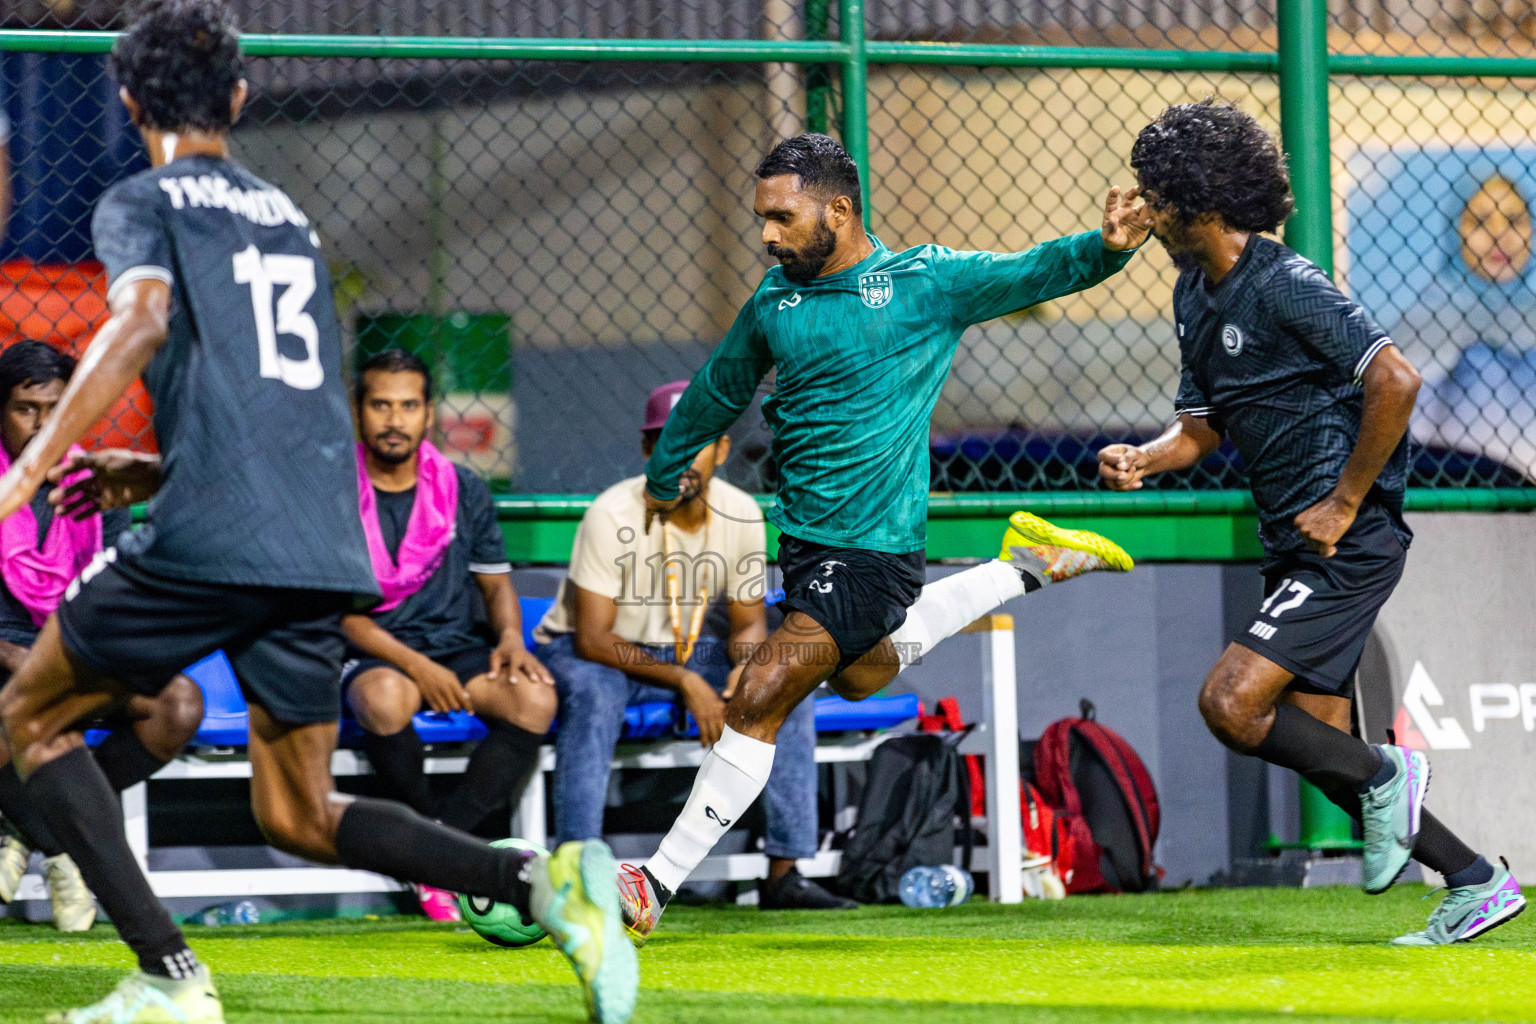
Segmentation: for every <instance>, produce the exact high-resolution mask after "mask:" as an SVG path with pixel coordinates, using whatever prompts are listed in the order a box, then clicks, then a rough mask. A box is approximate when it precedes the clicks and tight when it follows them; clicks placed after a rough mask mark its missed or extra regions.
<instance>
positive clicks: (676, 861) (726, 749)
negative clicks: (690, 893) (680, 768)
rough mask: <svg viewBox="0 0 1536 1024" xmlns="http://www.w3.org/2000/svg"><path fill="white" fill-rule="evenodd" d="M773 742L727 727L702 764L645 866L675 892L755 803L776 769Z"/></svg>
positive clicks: (657, 879)
mask: <svg viewBox="0 0 1536 1024" xmlns="http://www.w3.org/2000/svg"><path fill="white" fill-rule="evenodd" d="M773 750H774V747H773V744H772V743H764V742H763V741H762V740H755V739H753V738H752V737H750V736H743V735H742V734H741V733H739V732H737V731H736V730H735V729H732V728H731V727H730V726H726V727H725V731H724V732H723V733H722V734H721V735H720V739H719V740H718V741H716V743H715V746H714V748H713V749H712V750H710V752H709V753H708V754H706V755H704V763H703V764H701V765H699V774H698V775H697V776H695V777H694V780H693V792H691V793H689V794H688V802H687V803H686V804H684V805H683V813H682V814H679V815H678V816H677V821H676V822H674V823H673V825H672V831H670V832H668V833H667V837H666V838H665V839H663V840H662V841H661V848H660V849H658V850H657V851H656V856H654V857H652V858H651V859H650V860H649V861H647V862H646V865H645V866H646V867H647V868H648V869H649V870H650V872H651V874H652V875H653V876H654V877H655V878H656V881H658V882H660V883H661V884H662V885H664V886H666V887H667V888H668V889H670V890H672V891H673V892H676V891H677V887H678V886H680V885H682V884H683V883H684V882H686V881H687V880H688V876H689V875H691V874H693V869H694V868H696V867H698V866H699V862H700V861H702V860H703V859H704V858H705V857H707V856H709V851H710V850H712V849H714V848H715V844H716V843H717V842H719V841H720V837H721V836H723V835H725V833H726V832H727V831H728V830H729V829H730V827H731V826H732V825H733V824H735V823H736V819H737V818H740V817H741V816H742V815H743V814H745V813H746V812H747V808H749V807H751V806H752V801H754V800H756V799H757V796H758V794H759V793H761V792H762V791H763V787H764V786H766V785H768V773H769V772H771V771H773Z"/></svg>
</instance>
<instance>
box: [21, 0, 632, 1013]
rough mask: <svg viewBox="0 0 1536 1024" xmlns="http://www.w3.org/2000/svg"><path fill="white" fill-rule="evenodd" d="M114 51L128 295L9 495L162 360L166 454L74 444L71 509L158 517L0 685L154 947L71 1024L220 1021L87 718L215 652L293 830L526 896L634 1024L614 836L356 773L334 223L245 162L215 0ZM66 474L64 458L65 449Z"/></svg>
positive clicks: (109, 221) (29, 782) (399, 869)
mask: <svg viewBox="0 0 1536 1024" xmlns="http://www.w3.org/2000/svg"><path fill="white" fill-rule="evenodd" d="M139 10H140V16H139V17H138V19H137V20H136V21H135V23H134V25H133V26H132V28H130V29H129V30H128V31H127V32H126V33H124V34H123V35H122V36H120V37H119V38H118V40H117V42H116V45H115V47H114V49H113V53H112V59H111V64H110V67H111V70H112V73H113V75H114V76H115V77H116V78H117V80H118V82H119V84H120V85H121V86H122V98H123V102H124V104H125V105H126V106H127V108H128V113H129V116H130V117H131V119H132V120H133V122H134V124H135V125H137V126H138V128H139V130H140V132H141V134H142V135H143V139H144V143H145V145H146V147H147V148H148V150H149V154H150V162H151V164H152V167H151V169H150V170H148V171H144V172H143V173H141V174H137V175H134V176H132V177H130V178H128V179H126V180H124V181H121V182H118V183H117V184H116V185H114V186H113V187H112V188H111V189H110V190H109V191H108V192H107V194H106V195H104V196H103V197H102V200H101V202H100V203H99V204H98V207H97V211H96V215H95V218H94V222H93V239H94V242H95V247H96V253H97V256H98V258H99V259H100V260H101V262H102V263H103V264H104V265H105V266H106V268H107V273H108V275H109V277H110V278H111V280H112V283H111V286H110V288H109V290H108V293H107V299H108V304H109V307H110V311H111V316H110V318H109V319H108V321H107V323H106V324H105V325H104V326H103V327H102V328H101V330H100V331H99V332H98V333H97V334H96V337H95V340H94V341H93V342H92V343H91V347H90V349H89V351H88V352H87V354H86V356H85V359H84V361H83V362H82V363H81V365H80V367H79V369H78V371H77V372H76V373H75V375H74V377H73V379H72V380H71V381H70V383H69V386H68V388H67V389H66V390H65V393H64V395H63V397H62V398H61V399H60V402H59V405H58V407H57V409H56V411H55V412H54V414H53V416H52V418H51V419H50V420H49V422H48V424H47V426H45V427H44V428H43V429H42V430H41V431H40V432H39V433H38V434H37V436H36V437H35V438H34V439H33V440H32V442H31V443H30V444H29V445H28V447H27V448H26V450H25V451H24V452H23V453H22V454H21V455H20V456H19V457H18V458H17V459H16V460H15V461H14V463H13V464H12V466H11V468H10V469H9V470H8V471H7V472H6V473H5V474H4V476H0V518H4V517H5V516H7V515H10V514H11V513H12V512H14V511H15V510H17V509H18V508H20V507H21V506H22V505H24V504H26V503H27V502H28V501H30V500H31V498H32V497H33V495H34V494H35V493H36V492H37V491H38V489H39V488H40V487H42V486H43V485H44V483H45V482H46V481H47V480H49V479H51V480H53V481H54V482H56V483H57V482H60V481H61V479H62V476H63V474H62V473H60V472H58V471H54V468H55V467H57V466H58V465H59V461H60V459H62V458H63V456H64V454H65V452H66V450H67V449H68V447H69V446H70V444H71V443H73V442H74V441H75V439H77V438H78V437H80V436H81V435H82V434H84V432H85V431H86V430H87V429H88V428H89V427H90V426H91V425H92V424H93V423H95V422H96V421H97V420H98V419H100V418H101V416H102V415H104V414H105V413H106V411H107V409H108V407H109V406H110V405H111V403H112V402H113V400H114V399H116V398H117V397H118V396H119V395H121V394H122V393H123V391H124V389H126V388H127V386H128V385H129V384H130V383H131V382H132V381H133V380H134V379H135V378H136V377H139V376H140V375H141V374H142V376H143V378H144V382H145V386H146V387H147V388H148V390H149V392H150V395H151V396H152V397H153V399H154V402H155V432H156V436H157V438H158V439H159V442H160V446H161V450H162V452H163V453H164V455H165V458H164V461H163V462H162V461H161V460H160V459H159V458H158V457H153V456H142V455H134V454H133V453H124V452H117V453H114V452H106V453H95V454H93V455H85V456H77V457H76V458H75V459H74V460H72V464H71V466H70V467H69V471H70V472H72V473H73V472H77V471H79V470H82V469H85V470H89V471H90V472H89V474H88V475H87V479H85V480H84V481H80V480H75V481H72V482H71V483H70V484H68V485H66V486H64V487H62V488H60V489H59V490H58V491H55V493H54V495H53V498H54V500H55V502H56V503H57V504H58V505H59V506H60V507H61V509H62V510H63V511H65V512H67V513H70V514H78V513H82V512H83V513H86V514H89V513H90V512H91V511H93V510H94V509H95V508H97V507H107V506H116V505H122V504H127V503H129V502H132V501H141V500H144V499H145V498H148V497H150V496H151V495H153V500H152V501H151V503H150V506H149V522H148V523H147V524H145V525H144V526H143V527H140V528H139V529H138V530H136V531H134V532H133V533H130V534H127V535H125V537H124V539H123V540H121V541H119V543H118V544H117V546H116V547H115V548H109V549H108V550H107V551H105V552H103V553H102V555H101V556H100V557H99V558H98V559H97V561H96V562H94V563H93V564H92V565H91V566H90V567H89V568H87V569H86V570H85V572H83V573H82V574H81V576H80V578H79V579H78V580H76V581H75V582H73V583H72V584H71V585H70V588H69V589H68V591H67V592H66V594H65V600H64V603H63V604H62V605H61V606H60V608H59V610H58V612H57V613H55V614H54V615H52V616H50V617H49V619H48V620H47V622H46V624H45V625H44V627H43V630H42V633H41V634H40V636H39V637H38V639H37V642H36V644H35V646H33V648H32V649H31V652H30V654H29V655H28V657H27V660H26V661H25V662H24V663H23V664H22V665H21V667H20V668H19V669H18V670H17V671H16V673H15V675H14V676H13V678H12V679H11V681H10V683H9V685H7V686H6V687H5V689H4V690H3V691H0V722H3V726H4V729H5V732H6V734H7V736H8V738H9V740H10V747H11V750H12V751H13V754H14V757H15V759H16V767H17V769H18V771H19V774H20V775H21V776H22V777H23V778H24V779H25V793H26V795H27V796H28V797H30V798H31V802H32V803H33V804H34V805H35V806H36V807H38V808H39V809H40V810H41V811H42V814H43V817H44V818H45V819H46V822H47V824H48V826H49V827H50V828H51V829H52V831H53V833H54V835H55V836H56V837H57V839H58V840H59V843H60V845H61V846H63V847H64V849H65V851H66V852H67V853H69V855H70V856H71V857H72V858H73V859H74V861H75V862H76V863H77V864H78V865H79V867H80V871H81V874H82V875H83V876H84V878H85V880H86V882H87V883H88V884H89V885H90V888H91V889H92V890H93V891H94V892H95V893H96V895H97V897H98V898H99V899H100V901H101V903H102V904H103V906H104V907H105V908H106V910H107V912H108V914H109V915H110V917H111V919H112V922H113V924H115V925H116V926H117V929H118V932H119V934H120V935H121V936H122V938H123V940H124V941H125V942H127V943H128V945H129V946H130V947H132V949H133V951H134V953H135V954H137V956H138V961H139V969H138V970H137V971H135V972H134V973H133V974H131V975H129V977H127V978H126V979H124V980H123V982H122V983H120V984H119V985H118V986H117V988H116V989H115V990H114V991H113V992H111V993H110V994H109V995H107V996H106V998H104V999H102V1000H101V1001H100V1002H97V1003H95V1004H93V1005H91V1006H87V1007H82V1008H80V1009H76V1010H70V1011H67V1012H65V1013H63V1014H59V1015H55V1016H53V1017H51V1018H50V1020H54V1021H59V1022H62V1024H108V1022H110V1024H151V1022H155V1024H163V1022H166V1021H179V1022H182V1024H217V1022H221V1021H222V1020H223V1009H222V1006H221V1003H220V1000H219V997H218V993H217V990H216V989H215V988H214V985H213V979H212V977H211V976H210V974H209V972H208V968H207V967H206V966H204V965H203V964H202V963H200V962H199V961H198V959H197V956H196V955H195V954H194V953H193V952H192V950H190V949H189V948H187V944H186V941H185V939H184V938H183V936H182V934H181V931H180V929H179V928H177V926H176V924H175V922H174V921H172V920H171V918H170V915H168V914H167V913H166V911H165V908H164V907H162V906H161V905H160V903H159V901H158V900H157V899H156V898H155V894H154V891H153V889H152V888H151V887H150V885H149V883H148V881H147V880H146V879H145V877H144V875H143V873H142V872H141V871H140V870H139V866H138V864H137V862H136V861H135V859H134V856H133V853H132V851H131V850H130V849H129V847H128V844H127V840H126V838H125V837H124V833H123V827H122V817H121V810H120V809H119V807H118V805H117V800H116V795H115V794H114V793H113V791H112V789H111V787H110V786H109V785H108V783H107V779H106V777H105V776H104V775H103V774H102V772H101V769H100V768H99V767H98V766H97V764H96V762H95V761H94V760H93V759H92V758H91V757H90V755H89V754H88V753H87V751H86V749H85V744H84V737H83V735H82V732H81V729H80V726H79V723H81V722H86V721H90V720H91V719H93V718H96V717H99V716H100V715H101V714H103V713H105V712H108V711H110V710H112V709H113V708H115V707H120V706H121V705H123V704H124V703H126V702H127V700H128V699H129V698H130V697H131V696H132V695H133V694H141V695H153V694H155V693H158V692H160V691H161V690H163V689H164V687H165V686H166V684H167V683H169V682H170V680H171V679H172V678H174V677H175V675H176V674H177V673H178V672H179V671H180V670H181V669H182V668H183V667H185V666H186V665H188V664H191V663H192V662H193V661H195V660H197V659H198V658H200V657H202V656H204V655H206V654H208V653H209V652H211V651H213V650H215V649H223V650H224V651H225V652H226V654H228V656H229V659H230V662H231V663H232V665H233V666H234V669H235V673H236V675H237V676H238V677H239V679H240V684H241V688H242V690H243V691H244V692H245V694H246V696H247V698H248V703H249V705H250V735H249V754H250V762H251V770H252V778H251V801H252V805H253V809H254V810H255V813H256V819H257V821H258V823H259V824H260V825H261V828H262V831H263V833H264V834H265V835H266V837H267V839H268V840H269V841H270V842H271V843H272V844H273V845H274V846H277V847H279V848H281V849H283V850H285V851H287V852H289V853H293V854H297V855H299V856H303V857H306V858H308V859H310V860H314V861H320V862H324V863H342V864H346V865H348V866H350V867H354V868H362V869H366V870H370V871H375V872H379V873H381V874H384V875H389V876H392V877H395V878H400V879H403V880H406V881H413V882H419V883H424V884H427V885H431V886H434V887H437V888H441V889H447V890H450V891H453V892H459V893H466V894H468V895H471V896H478V897H485V898H489V899H493V900H497V901H500V902H504V903H508V904H510V905H512V906H514V907H516V908H517V910H518V911H519V912H520V913H521V914H523V915H524V916H525V917H529V916H531V917H532V918H533V919H535V920H536V921H538V923H539V924H541V925H543V926H544V927H545V929H546V930H547V931H548V932H549V934H550V937H551V938H552V939H553V940H554V942H555V945H556V946H557V947H558V948H559V949H560V950H561V952H563V953H564V954H565V955H566V956H567V957H568V958H569V959H570V960H571V962H572V964H573V965H574V966H575V968H576V972H577V975H578V977H579V978H580V980H581V982H582V985H583V988H584V990H585V994H586V997H587V1005H588V1009H589V1011H590V1012H591V1014H592V1016H593V1018H594V1019H596V1020H599V1021H605V1022H618V1024H622V1022H623V1021H626V1020H628V1018H629V1016H630V1014H631V1013H632V1012H633V1009H634V1003H635V994H636V989H637V987H638V967H637V963H636V959H635V951H634V948H633V947H632V946H631V945H630V943H629V941H628V939H627V938H626V937H625V935H624V930H623V922H622V918H621V917H620V913H619V902H618V900H619V894H618V887H617V884H616V881H615V874H616V871H617V865H616V864H615V863H614V860H613V856H612V854H611V853H610V852H609V851H608V848H607V847H606V846H604V845H603V844H602V843H601V842H599V841H589V842H586V843H567V844H565V845H563V846H561V847H560V849H559V850H557V851H556V852H555V853H554V854H553V855H547V854H535V853H532V852H525V851H522V850H518V849H497V848H493V847H491V846H489V845H487V844H485V843H483V842H481V841H480V840H478V839H475V838H473V837H471V836H469V835H466V834H464V833H463V832H459V831H456V830H454V829H451V828H448V827H446V826H443V825H441V824H439V823H437V822H434V821H430V820H428V819H426V818H424V817H422V816H420V815H418V814H417V813H416V812H414V811H412V810H410V809H408V808H407V807H405V806H404V805H403V804H397V803H393V802H390V801H385V800H374V799H367V798H363V797H349V796H345V795H342V794H339V793H337V792H336V789H335V784H334V782H333V780H332V779H331V774H330V762H331V754H332V752H333V751H334V749H335V745H336V719H337V718H338V716H339V714H340V705H341V700H340V698H341V694H340V674H341V661H342V654H343V651H344V642H343V639H342V634H341V616H342V614H343V612H347V611H353V610H359V609H361V608H363V607H366V606H367V605H369V604H372V603H374V602H376V601H377V597H378V587H377V583H376V581H375V580H374V577H373V572H372V569H371V566H370V562H369V558H368V554H367V544H366V540H365V538H364V535H363V532H362V521H361V519H360V517H359V514H358V504H357V501H358V498H357V484H356V471H357V470H356V462H355V459H354V455H353V429H352V423H351V418H350V416H349V414H348V409H347V396H346V391H345V388H344V386H343V384H342V380H341V346H340V326H339V324H338V323H337V321H336V313H335V309H334V307H333V305H332V301H331V295H330V289H331V282H330V279H329V276H328V274H327V272H326V268H325V263H324V260H323V259H321V258H320V253H319V251H318V250H319V244H320V243H319V239H318V237H317V236H316V235H315V233H314V232H313V231H312V230H310V228H309V222H308V219H307V218H306V217H305V216H304V214H303V213H302V212H300V211H299V210H298V208H297V207H296V206H294V204H293V203H292V201H291V200H289V199H288V197H287V196H286V195H285V194H283V192H282V191H281V190H280V189H277V188H274V187H272V186H270V185H268V184H266V183H265V182H262V181H260V180H259V179H257V178H256V177H255V176H254V175H252V174H251V173H250V172H249V171H247V170H246V169H245V168H243V167H241V166H239V165H238V164H235V163H234V162H232V161H231V160H230V156H229V147H228V133H229V129H230V127H231V125H232V124H233V123H234V120H235V118H236V117H237V116H238V115H239V112H240V107H241V105H242V103H243V101H244V99H245V94H246V85H245V82H244V80H243V79H242V78H241V57H240V44H239V37H238V34H237V33H236V31H235V28H234V24H233V22H232V20H231V19H230V17H229V15H228V13H227V12H226V11H225V10H224V8H223V7H222V5H221V4H220V3H219V2H218V0H150V2H149V3H147V4H145V5H142V6H141V7H140V9H139ZM50 471H53V472H50Z"/></svg>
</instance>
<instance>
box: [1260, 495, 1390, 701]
mask: <svg viewBox="0 0 1536 1024" xmlns="http://www.w3.org/2000/svg"><path fill="white" fill-rule="evenodd" d="M1407 555H1408V552H1407V549H1406V548H1404V547H1403V542H1402V541H1401V540H1399V539H1398V535H1397V531H1396V530H1394V529H1393V524H1392V519H1391V517H1390V516H1389V515H1388V514H1387V512H1386V511H1385V510H1383V509H1382V508H1381V507H1380V506H1377V505H1366V506H1364V507H1363V508H1362V509H1361V510H1360V515H1359V517H1358V518H1356V520H1355V522H1354V525H1352V526H1351V527H1350V528H1349V532H1348V533H1346V534H1344V536H1343V537H1342V538H1340V540H1339V543H1338V552H1337V553H1336V554H1335V555H1334V556H1333V557H1332V558H1324V557H1322V556H1321V555H1318V554H1315V553H1313V552H1312V551H1310V550H1309V551H1305V552H1301V553H1296V554H1289V555H1282V556H1281V557H1279V558H1277V559H1275V560H1274V561H1272V562H1270V563H1269V564H1267V565H1265V566H1264V569H1263V572H1264V603H1263V604H1262V605H1260V606H1259V611H1258V613H1257V615H1256V616H1255V617H1254V619H1253V622H1252V623H1251V624H1250V625H1248V626H1247V627H1246V628H1244V629H1243V631H1242V632H1241V633H1239V635H1238V636H1237V637H1235V640H1236V642H1237V643H1240V644H1242V645H1243V646H1244V647H1246V648H1248V649H1249V650H1251V651H1254V652H1255V653H1257V654H1261V655H1263V656H1264V657H1266V658H1268V659H1269V660H1270V661H1273V662H1274V663H1275V664H1277V665H1279V666H1280V667H1282V668H1284V669H1286V670H1287V671H1289V672H1293V673H1295V675H1296V678H1297V681H1298V682H1300V683H1302V684H1303V685H1305V686H1306V687H1308V688H1310V689H1315V690H1317V691H1320V692H1323V693H1331V694H1335V695H1337V696H1340V697H1351V696H1353V694H1354V689H1355V669H1356V668H1357V667H1358V666H1359V664H1360V653H1361V652H1362V651H1363V650H1364V649H1365V641H1366V639H1367V638H1368V637H1369V636H1370V635H1371V628H1372V627H1373V626H1374V625H1375V624H1376V613H1377V612H1379V611H1381V606H1382V605H1384V604H1386V603H1387V598H1389V597H1391V596H1392V591H1393V589H1394V588H1396V586H1397V581H1398V580H1399V579H1401V578H1402V575H1403V564H1404V562H1405V561H1406V560H1407Z"/></svg>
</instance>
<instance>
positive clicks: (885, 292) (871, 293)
mask: <svg viewBox="0 0 1536 1024" xmlns="http://www.w3.org/2000/svg"><path fill="white" fill-rule="evenodd" d="M895 291H896V289H895V286H894V285H892V283H891V275H890V274H860V275H859V297H860V298H862V299H863V300H864V305H866V306H868V307H869V308H870V309H879V308H880V307H881V306H884V305H885V304H886V303H888V302H890V301H891V296H892V295H893V294H895Z"/></svg>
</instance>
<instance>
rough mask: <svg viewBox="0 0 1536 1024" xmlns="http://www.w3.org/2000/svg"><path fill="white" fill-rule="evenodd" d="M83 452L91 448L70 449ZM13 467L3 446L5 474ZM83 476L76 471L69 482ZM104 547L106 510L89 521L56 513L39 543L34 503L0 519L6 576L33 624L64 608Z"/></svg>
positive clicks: (0, 566)
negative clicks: (73, 584)
mask: <svg viewBox="0 0 1536 1024" xmlns="http://www.w3.org/2000/svg"><path fill="white" fill-rule="evenodd" d="M77 454H78V455H83V454H85V449H83V448H71V449H70V450H69V455H77ZM68 457H69V456H65V458H68ZM10 468H11V459H10V456H8V455H7V454H6V453H5V449H4V448H0V473H3V472H5V471H6V470H8V469H10ZM81 475H83V474H82V473H76V474H74V475H72V476H69V477H67V478H65V481H64V482H65V483H68V482H70V481H72V480H76V479H79V477H80V476H81ZM44 486H47V485H46V484H45V485H44ZM61 486H62V485H61ZM100 550H101V514H100V513H97V514H96V515H93V516H88V517H87V518H85V519H84V520H77V519H70V518H68V517H67V516H61V515H55V516H54V517H53V522H52V523H50V524H49V526H48V535H47V536H46V537H44V538H43V543H42V545H41V546H39V545H38V543H37V515H36V514H35V513H34V512H33V511H32V506H31V504H26V505H23V506H21V508H19V509H17V510H16V511H15V512H12V513H11V515H10V516H9V517H8V518H6V519H5V521H4V522H0V579H4V581H5V589H7V590H9V591H10V592H11V596H12V597H14V598H16V600H18V601H20V602H21V604H22V607H24V608H26V610H27V611H28V612H29V613H30V614H31V616H32V624H33V625H34V626H41V625H42V624H43V623H44V622H46V621H47V620H48V616H50V615H52V614H53V612H54V609H56V608H58V606H59V601H60V600H62V599H63V597H64V590H65V588H66V587H68V586H69V584H70V581H72V580H73V579H74V578H75V577H76V576H78V575H80V572H81V570H82V569H84V568H85V567H86V566H87V565H89V564H91V559H93V558H95V557H96V553H97V552H98V551H100Z"/></svg>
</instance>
